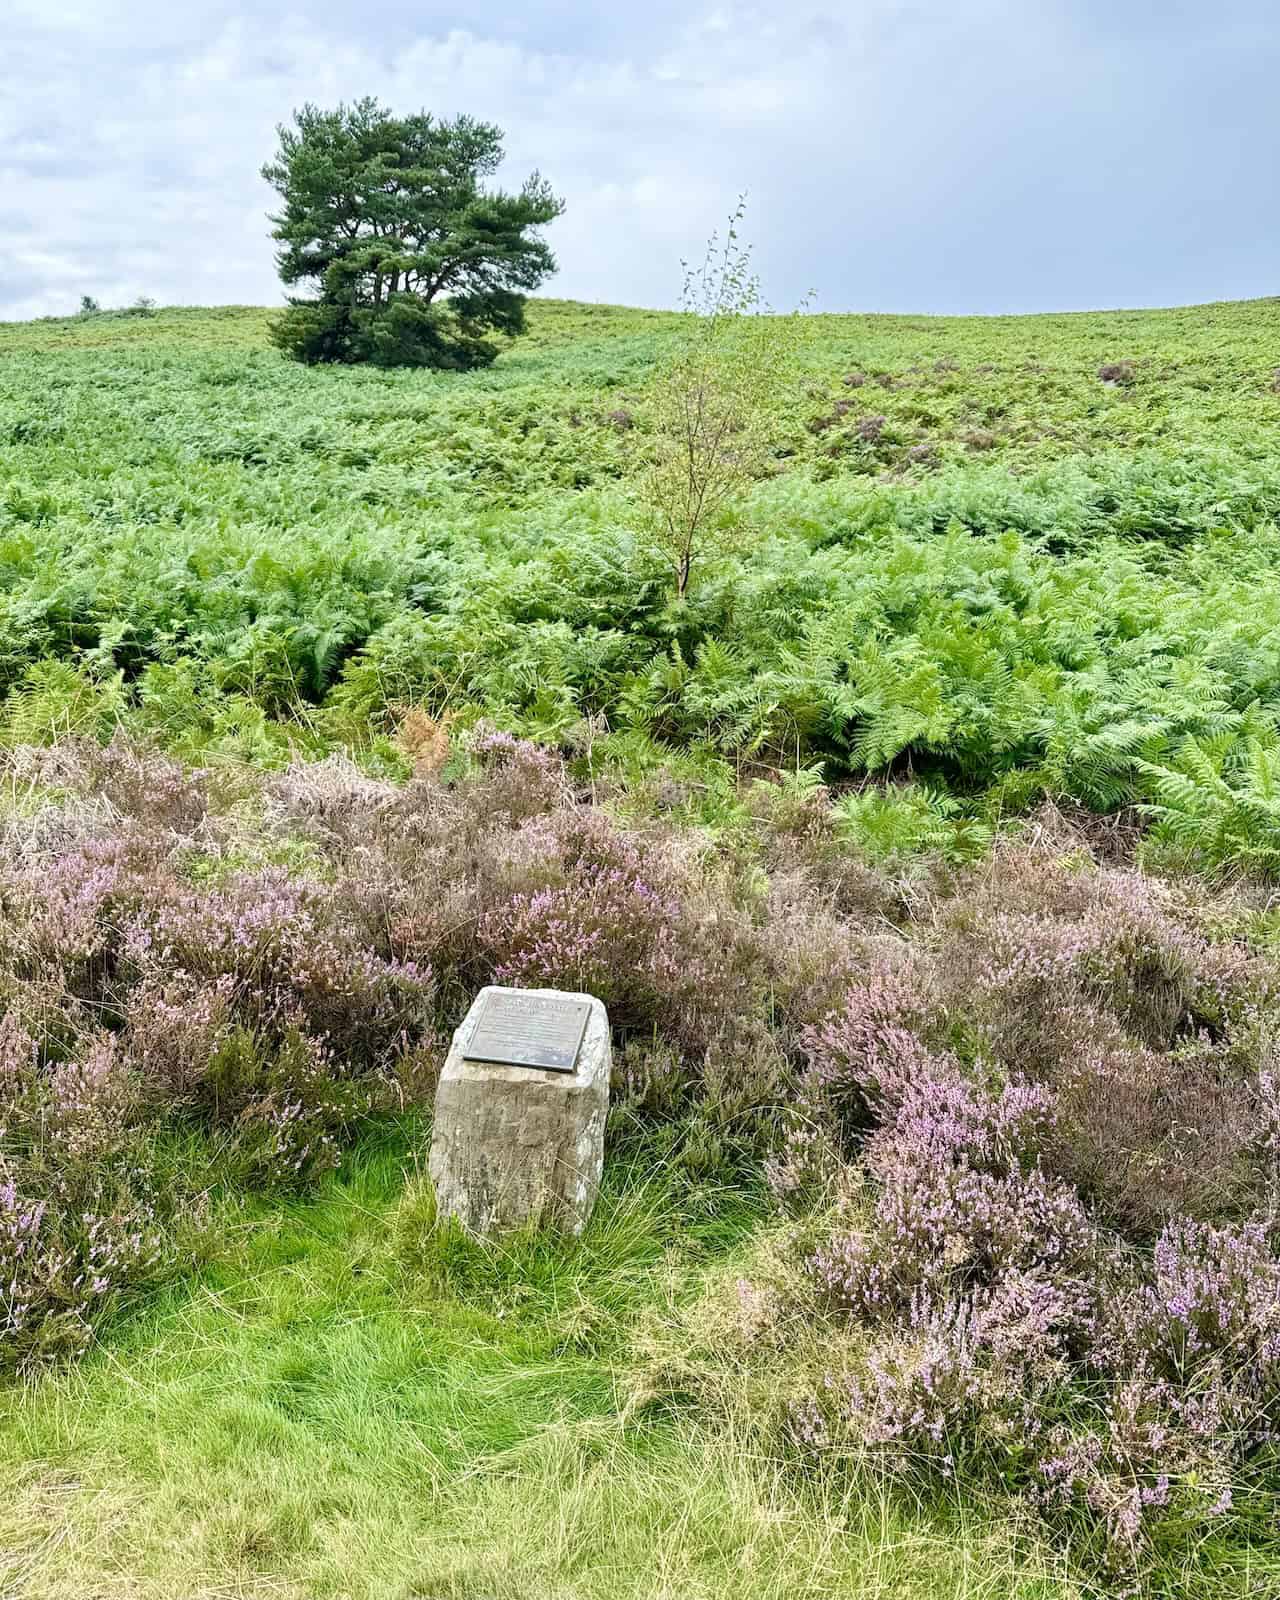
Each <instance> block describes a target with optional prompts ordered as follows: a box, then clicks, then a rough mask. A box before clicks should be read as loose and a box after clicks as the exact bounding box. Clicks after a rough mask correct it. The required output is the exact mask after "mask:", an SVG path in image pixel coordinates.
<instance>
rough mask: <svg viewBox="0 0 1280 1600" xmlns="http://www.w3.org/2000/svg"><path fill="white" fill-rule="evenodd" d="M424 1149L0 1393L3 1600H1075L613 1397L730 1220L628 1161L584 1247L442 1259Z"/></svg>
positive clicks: (369, 1158)
mask: <svg viewBox="0 0 1280 1600" xmlns="http://www.w3.org/2000/svg"><path fill="white" fill-rule="evenodd" d="M418 1155H419V1147H418V1144H417V1143H416V1142H410V1143H406V1142H403V1141H401V1140H399V1139H394V1140H391V1141H388V1142H383V1143H382V1144H381V1145H376V1146H374V1147H370V1146H368V1145H366V1147H365V1148H364V1150H363V1152H362V1153H361V1155H360V1156H359V1157H357V1158H356V1159H355V1160H354V1161H353V1163H352V1164H351V1165H349V1167H348V1168H347V1169H346V1171H345V1172H344V1173H343V1174H342V1175H340V1176H338V1177H335V1178H334V1179H332V1180H330V1181H329V1182H328V1183H327V1185H326V1186H325V1188H324V1190H323V1192H321V1193H320V1194H319V1195H318V1196H316V1197H315V1198H313V1199H311V1200H309V1201H307V1202H305V1203H303V1202H299V1203H295V1204H292V1205H289V1206H284V1207H279V1208H275V1209H258V1210H256V1211H254V1212H253V1213H251V1214H249V1215H245V1216H243V1217H242V1218H241V1219H240V1223H239V1226H238V1227H237V1228H236V1229H235V1230H234V1232H232V1233H229V1234H228V1236H227V1244H226V1250H225V1253H224V1255H223V1256H222V1258H221V1259H220V1260H219V1261H218V1262H217V1263H216V1264H215V1265H212V1266H210V1267H209V1268H208V1269H207V1270H206V1271H205V1272H204V1273H203V1274H202V1275H201V1276H200V1277H199V1278H197V1279H196V1280H194V1281H191V1282H187V1283H184V1284H180V1285H177V1286H175V1287H172V1288H171V1289H169V1290H168V1291H166V1292H165V1294H164V1295H163V1297H162V1298H161V1299H159V1300H158V1301H157V1302H156V1303H153V1304H152V1305H151V1306H149V1307H148V1309H147V1310H146V1311H145V1312H143V1313H141V1314H137V1315H134V1316H133V1317H131V1318H130V1319H128V1320H127V1321H124V1322H122V1323H119V1324H117V1325H116V1326H115V1327H114V1328H113V1329H110V1330H108V1333H107V1335H106V1337H105V1339H104V1341H103V1343H102V1345H101V1346H100V1348H99V1349H97V1350H96V1351H95V1352H94V1353H93V1354H92V1355H91V1356H89V1357H88V1358H87V1359H86V1360H85V1361H84V1362H82V1363H81V1364H80V1365H79V1366H78V1367H76V1368H75V1369H72V1370H67V1371H61V1372H53V1373H46V1374H44V1375H42V1376H39V1377H36V1378H33V1379H31V1380H30V1381H29V1382H28V1383H27V1384H26V1385H24V1386H22V1387H14V1388H10V1389H8V1390H7V1391H4V1393H3V1394H0V1478H2V1479H3V1481H4V1482H5V1483H6V1485H7V1492H6V1494H5V1495H4V1497H3V1499H2V1500H0V1594H3V1595H5V1597H6V1600H37V1597H50V1600H52V1597H59V1600H62V1597H67V1600H70V1597H76V1600H84V1597H86V1596H89V1595H94V1596H102V1597H106V1596H125V1595H129V1596H156V1597H159V1596H172V1597H175V1600H176V1597H183V1600H194V1597H196V1596H208V1597H212V1596H215V1595H216V1596H229V1595H236V1596H268V1595H271V1596H277V1595H288V1596H299V1597H302V1596H305V1597H308V1600H311V1597H315V1600H319V1597H322V1596H324V1597H328V1596H332V1597H335V1600H336V1597H338V1596H344V1597H345V1596H351V1597H361V1600H363V1597H368V1600H375V1597H377V1600H393V1597H401V1596H403V1597H406V1600H408V1597H411V1596H413V1597H418V1596H425V1597H431V1600H445V1597H450V1600H464V1597H466V1600H496V1597H511V1600H517V1597H525V1600H544V1597H545V1600H551V1597H566V1600H567V1597H571V1596H572V1597H579V1596H581V1597H588V1596H590V1597H599V1600H607V1597H617V1596H623V1597H625V1596H634V1597H636V1600H641V1597H645V1600H652V1597H654V1596H659V1595H661V1596H670V1597H672V1600H675V1597H677V1596H678V1597H681V1600H685V1597H696V1596H707V1597H713V1596H714V1597H717V1600H718V1597H721V1596H724V1595H728V1594H735V1595H741V1596H743V1597H744V1600H765V1597H770V1600H775V1597H776V1600H784V1597H786V1600H792V1597H814V1600H816V1597H818V1596H825V1595H828V1594H830V1593H832V1592H836V1591H838V1592H840V1593H848V1594H850V1595H856V1596H867V1597H871V1596H876V1597H885V1600H887V1597H888V1596H890V1595H893V1596H904V1595H905V1596H912V1595H918V1596H920V1597H921V1600H923V1597H924V1596H926V1595H927V1596H930V1597H934V1596H956V1597H960V1596H965V1597H969V1596H979V1595H982V1596H987V1595H990V1596H995V1595H997V1594H999V1595H1012V1596H1017V1597H1019V1600H1022V1597H1026V1600H1031V1597H1037V1600H1040V1597H1043V1600H1048V1597H1049V1596H1051V1595H1052V1596H1062V1595H1069V1594H1071V1593H1072V1592H1074V1591H1073V1590H1072V1588H1071V1585H1070V1582H1069V1581H1068V1579H1067V1578H1066V1577H1065V1576H1064V1574H1063V1573H1062V1571H1061V1570H1059V1569H1058V1568H1056V1567H1055V1566H1054V1564H1053V1562H1052V1559H1051V1558H1050V1557H1049V1556H1047V1555H1045V1554H1044V1553H1043V1552H1041V1551H1039V1550H1038V1549H1037V1547H1036V1546H1035V1544H1034V1543H1033V1542H1031V1541H1029V1540H1028V1539H1026V1538H1020V1537H1018V1536H1017V1535H1016V1533H1015V1530H1014V1529H1013V1528H1012V1526H1011V1525H1009V1524H1007V1523H1002V1522H1001V1521H999V1520H998V1519H996V1518H994V1517H992V1516H986V1515H983V1514H979V1513H977V1512H975V1511H974V1510H973V1508H968V1510H967V1511H966V1510H965V1509H963V1508H957V1507H955V1506H952V1507H947V1506H943V1505H938V1506H935V1507H932V1508H923V1507H917V1508H914V1509H913V1508H911V1507H908V1506H906V1505H904V1504H899V1503H895V1502H894V1501H892V1500H891V1499H889V1498H887V1497H886V1496H885V1495H884V1494H882V1493H880V1492H877V1491H873V1490H871V1489H869V1488H868V1487H867V1486H865V1485H864V1486H862V1487H861V1488H859V1489H857V1490H856V1491H853V1490H850V1489H849V1488H848V1487H846V1488H845V1489H844V1490H843V1491H842V1490H841V1489H840V1488H839V1486H838V1485H836V1484H835V1483H834V1482H833V1483H830V1484H825V1485H824V1484H820V1483H819V1484H815V1483H812V1482H808V1483H806V1482H804V1481H802V1480H801V1479H800V1478H798V1477H796V1476H793V1475H792V1474H791V1473H789V1471H788V1470H787V1469H786V1468H785V1467H784V1466H783V1465H782V1464H780V1463H778V1462H776V1461H768V1460H761V1459H758V1458H757V1455H756V1446H755V1444H754V1443H753V1442H752V1441H751V1440H750V1439H748V1438H745V1437H741V1436H740V1435H739V1433H738V1431H737V1430H736V1429H735V1427H734V1426H733V1425H732V1424H730V1423H717V1421H716V1420H715V1419H699V1418H697V1417H694V1416H684V1415H681V1414H679V1413H676V1414H674V1415H668V1416H666V1417H655V1416H650V1415H648V1414H646V1413H645V1412H643V1411H640V1412H637V1411H635V1410H634V1408H633V1407H631V1406H629V1404H628V1396H629V1395H630V1394H631V1393H632V1392H633V1386H632V1385H631V1384H630V1383H629V1382H628V1364H629V1361H630V1360H631V1354H632V1341H633V1338H634V1336H635V1334H636V1331H637V1329H639V1328H641V1327H642V1326H643V1324H644V1322H645V1319H646V1317H647V1316H648V1315H649V1313H650V1312H651V1311H652V1310H653V1309H654V1308H655V1307H656V1306H658V1305H661V1304H662V1303H664V1302H666V1301H669V1300H671V1299H675V1300H679V1299H681V1298H682V1297H687V1296H689V1295H691V1294H693V1293H694V1292H696V1289H697V1287H698V1284H699V1283H700V1281H701V1280H702V1277H703V1276H704V1275H705V1274H706V1273H707V1272H711V1271H723V1270H726V1267H727V1266H729V1267H731V1265H732V1262H733V1259H734V1257H735V1254H737V1253H740V1252H741V1251H743V1250H744V1249H745V1248H747V1246H748V1242H749V1238H750V1230H751V1228H752V1226H753V1224H754V1223H755V1222H756V1220H757V1215H756V1212H755V1209H754V1208H753V1206H752V1205H751V1204H750V1203H749V1202H744V1200H743V1199H742V1198H741V1197H739V1198H736V1199H731V1198H730V1197H724V1205H723V1206H721V1207H715V1206H712V1207H707V1206H706V1205H703V1206H700V1207H699V1208H698V1211H697V1213H696V1214H693V1215H690V1214H688V1213H687V1212H684V1211H682V1210H681V1209H680V1207H679V1206H678V1204H677V1202H676V1201H675V1200H674V1199H673V1197H672V1194H671V1192H670V1191H669V1190H668V1189H667V1188H666V1187H665V1186H664V1184H663V1181H662V1179H661V1177H660V1176H653V1175H650V1176H648V1177H641V1176H640V1175H639V1172H638V1170H637V1168H635V1167H631V1166H628V1165H626V1164H620V1165H616V1166H615V1167H614V1169H613V1171H612V1173H611V1176H610V1180H609V1183H608V1185H607V1187H606V1191H605V1193H604V1196H603V1197H602V1200H601V1204H600V1207H599V1209H598V1211H597V1214H596V1217H595V1219H594V1220H593V1223H592V1225H591V1229H590V1232H589V1234H588V1236H587V1238H586V1240H585V1241H584V1243H583V1244H582V1245H581V1246H578V1247H574V1246H572V1245H567V1244H563V1243H556V1242H552V1241H548V1240H546V1239H543V1240H537V1239H533V1240H524V1241H517V1242H515V1243H514V1244H509V1245H508V1246H506V1247H503V1248H498V1247H494V1248H492V1249H488V1250H486V1249H483V1248H481V1247H478V1246H474V1245H472V1246H467V1245H465V1244H464V1243H463V1242H462V1241H460V1240H458V1239H457V1238H453V1239H452V1240H450V1239H448V1237H446V1239H445V1242H444V1244H443V1246H441V1244H440V1243H438V1242H436V1243H433V1242H431V1237H430V1206H429V1205H428V1204H426V1203H425V1201H424V1200H423V1198H422V1192H421V1189H420V1187H419V1186H418V1184H417V1178H416V1164H417V1160H418ZM406 1175H408V1177H409V1180H410V1187H409V1189H408V1191H405V1190H403V1188H402V1185H403V1183H404V1181H405V1177H406Z"/></svg>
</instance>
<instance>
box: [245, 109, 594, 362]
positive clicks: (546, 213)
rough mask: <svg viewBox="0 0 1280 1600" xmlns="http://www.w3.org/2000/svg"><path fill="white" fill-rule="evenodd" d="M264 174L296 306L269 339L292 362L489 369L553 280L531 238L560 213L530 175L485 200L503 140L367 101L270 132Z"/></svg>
mask: <svg viewBox="0 0 1280 1600" xmlns="http://www.w3.org/2000/svg"><path fill="white" fill-rule="evenodd" d="M278 132H279V137H280V148H279V150H278V151H277V153H276V158H275V160H274V161H270V162H268V163H267V164H266V165H265V166H264V167H263V169H262V175H263V177H264V178H266V180H267V181H268V183H270V184H271V185H272V186H273V187H274V188H275V189H276V190H277V192H278V193H279V195H280V197H281V200H282V205H281V208H280V210H279V211H278V212H277V213H276V214H274V215H273V216H272V218H271V221H272V223H273V224H274V227H273V231H272V237H273V238H275V239H276V240H278V241H279V243H280V249H279V251H278V253H277V257H276V260H277V263H278V266H279V269H280V276H281V278H282V279H283V281H284V282H285V283H286V284H288V285H291V286H292V285H298V284H309V285H311V286H312V289H313V292H312V293H311V294H310V295H307V296H305V297H303V296H299V297H291V298H290V301H289V305H288V309H287V310H286V311H285V312H283V313H282V315H281V316H280V317H279V318H278V319H277V320H276V322H275V324H274V327H273V330H272V337H273V338H274V340H275V342H276V344H277V345H279V346H280V348H281V349H283V350H285V351H286V352H287V353H288V354H290V355H292V356H295V357H296V358H297V359H298V360H301V361H309V362H315V361H345V362H361V361H368V362H373V363H375V364H377V365H381V366H434V367H452V368H469V367H477V366H485V365H487V364H488V363H489V362H491V361H492V360H493V358H494V357H495V356H496V355H497V353H498V346H497V344H496V343H494V341H493V339H492V337H488V336H490V335H493V334H505V335H514V334H518V333H520V332H522V331H523V329H524V305H525V294H526V293H527V292H528V291H529V290H532V289H536V288H537V287H538V285H539V284H540V283H541V282H542V281H543V279H544V278H546V277H547V276H548V275H549V274H550V273H552V272H554V271H555V265H556V263H555V257H554V256H553V254H552V253H551V249H550V247H549V246H548V245H547V243H546V241H545V240H544V239H543V238H542V237H541V235H540V233H539V232H538V230H539V229H540V228H541V227H542V226H543V225H544V224H545V223H548V222H551V221H552V220H553V219H554V218H556V217H558V216H559V215H560V213H561V212H562V211H563V210H564V202H563V201H562V200H560V199H559V198H557V196H556V195H554V194H553V193H552V191H551V188H550V186H549V184H547V183H546V181H545V180H544V179H543V178H542V177H541V176H540V175H539V174H538V173H537V172H534V173H533V174H532V175H531V176H530V177H529V178H528V179H526V181H525V183H524V185H523V186H522V187H521V188H520V190H519V191H518V192H517V193H514V194H512V193H507V192H505V191H503V190H501V189H486V188H485V187H484V186H483V180H484V179H486V178H489V177H492V175H493V174H494V172H496V171H497V169H498V166H499V164H500V162H501V160H502V153H503V147H502V140H503V135H502V130H501V129H499V128H496V127H494V126H493V125H492V124H491V123H487V122H478V121H476V120H475V119H474V118H472V117H467V116H459V117H456V118H453V119H452V120H445V119H438V118H436V117H433V116H432V115H430V113H428V112H426V111H422V112H419V113H417V114H416V115H413V116H407V117H397V116H394V115H393V114H392V113H391V112H390V111H389V110H387V109H386V108H385V107H384V106H381V105H379V103H378V102H377V101H376V100H374V99H368V98H366V99H363V100H358V101H356V102H354V103H353V104H351V105H345V104H343V105H339V106H338V107H337V108H336V109H335V110H332V111H322V110H320V109H318V108H317V107H316V106H312V105H306V106H303V108H302V109H301V110H300V111H297V112H295V113H294V117H293V125H292V126H290V125H288V124H281V126H280V128H279V129H278Z"/></svg>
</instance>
